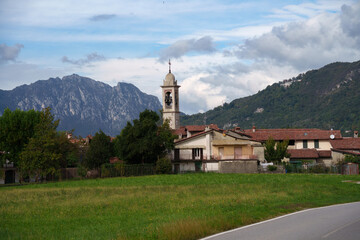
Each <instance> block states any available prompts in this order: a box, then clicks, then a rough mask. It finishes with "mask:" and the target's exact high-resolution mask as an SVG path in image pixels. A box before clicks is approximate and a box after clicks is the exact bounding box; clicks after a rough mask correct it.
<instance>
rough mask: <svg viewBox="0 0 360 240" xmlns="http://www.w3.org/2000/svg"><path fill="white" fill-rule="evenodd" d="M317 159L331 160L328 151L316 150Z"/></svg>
mask: <svg viewBox="0 0 360 240" xmlns="http://www.w3.org/2000/svg"><path fill="white" fill-rule="evenodd" d="M318 154H319V157H321V158H331V151H330V150H318Z"/></svg>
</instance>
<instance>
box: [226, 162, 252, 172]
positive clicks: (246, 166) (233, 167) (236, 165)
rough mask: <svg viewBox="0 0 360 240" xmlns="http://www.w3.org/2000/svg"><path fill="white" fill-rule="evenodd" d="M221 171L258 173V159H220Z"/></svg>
mask: <svg viewBox="0 0 360 240" xmlns="http://www.w3.org/2000/svg"><path fill="white" fill-rule="evenodd" d="M219 172H220V173H258V165H257V160H243V161H220V162H219Z"/></svg>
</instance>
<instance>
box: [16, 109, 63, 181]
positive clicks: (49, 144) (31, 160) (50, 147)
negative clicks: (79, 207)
mask: <svg viewBox="0 0 360 240" xmlns="http://www.w3.org/2000/svg"><path fill="white" fill-rule="evenodd" d="M58 125H59V120H56V121H54V116H53V115H52V114H51V112H50V108H45V109H43V111H41V112H40V122H39V123H38V124H37V125H36V126H35V132H34V135H33V137H31V138H30V139H29V142H28V144H27V145H26V147H25V148H24V150H23V151H22V152H21V154H20V160H19V169H20V173H21V175H22V176H31V175H33V174H35V179H36V181H38V180H39V179H42V178H43V177H46V175H48V174H55V173H56V172H57V170H58V169H59V168H60V160H61V158H62V154H61V153H60V151H59V141H58V134H57V132H56V128H57V126H58Z"/></svg>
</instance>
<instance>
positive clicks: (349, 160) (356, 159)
mask: <svg viewBox="0 0 360 240" xmlns="http://www.w3.org/2000/svg"><path fill="white" fill-rule="evenodd" d="M344 162H345V163H358V164H360V156H354V155H349V154H346V155H345V158H344Z"/></svg>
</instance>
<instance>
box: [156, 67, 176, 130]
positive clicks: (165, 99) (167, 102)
mask: <svg viewBox="0 0 360 240" xmlns="http://www.w3.org/2000/svg"><path fill="white" fill-rule="evenodd" d="M179 87H180V86H179V85H177V81H176V80H175V76H174V74H172V73H171V62H170V60H169V73H168V74H166V76H165V79H164V81H163V86H161V88H162V105H163V114H162V115H163V116H162V117H163V121H165V120H166V119H168V120H169V125H170V128H171V129H179V128H180V110H179Z"/></svg>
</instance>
